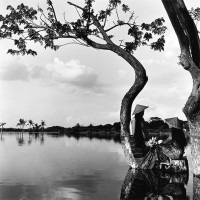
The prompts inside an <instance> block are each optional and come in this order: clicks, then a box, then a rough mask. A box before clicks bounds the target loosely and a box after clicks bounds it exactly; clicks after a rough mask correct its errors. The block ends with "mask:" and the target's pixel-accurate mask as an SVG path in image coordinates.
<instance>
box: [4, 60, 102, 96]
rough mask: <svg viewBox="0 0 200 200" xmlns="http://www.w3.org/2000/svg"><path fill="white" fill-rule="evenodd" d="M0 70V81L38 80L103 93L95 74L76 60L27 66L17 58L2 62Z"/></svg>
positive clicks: (47, 83) (73, 89)
mask: <svg viewBox="0 0 200 200" xmlns="http://www.w3.org/2000/svg"><path fill="white" fill-rule="evenodd" d="M0 64H1V68H0V79H1V80H7V81H15V80H21V81H29V80H39V81H41V82H42V83H44V84H45V85H56V86H60V87H65V86H66V85H70V86H72V87H73V88H71V89H70V91H75V89H81V90H85V92H87V93H90V92H97V93H103V87H104V86H105V85H103V84H102V83H100V82H99V80H98V76H97V74H95V72H94V70H93V69H92V68H90V67H87V66H85V65H82V64H80V62H79V61H78V60H71V61H69V62H66V63H65V62H63V61H61V60H59V59H58V58H55V59H54V61H53V62H52V63H48V64H46V65H44V66H39V65H35V66H28V65H26V64H24V63H23V62H22V61H21V60H20V59H19V58H14V59H12V58H11V60H10V59H7V60H4V61H2V62H1V63H0Z"/></svg>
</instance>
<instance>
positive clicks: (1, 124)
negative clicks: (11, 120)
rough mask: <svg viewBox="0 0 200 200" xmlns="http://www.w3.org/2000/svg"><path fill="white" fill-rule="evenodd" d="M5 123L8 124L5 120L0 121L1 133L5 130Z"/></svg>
mask: <svg viewBox="0 0 200 200" xmlns="http://www.w3.org/2000/svg"><path fill="white" fill-rule="evenodd" d="M5 124H6V123H5V122H1V123H0V126H1V134H2V132H3V126H4V125H5Z"/></svg>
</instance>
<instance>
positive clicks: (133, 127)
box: [130, 117, 135, 135]
mask: <svg viewBox="0 0 200 200" xmlns="http://www.w3.org/2000/svg"><path fill="white" fill-rule="evenodd" d="M130 125H131V127H130V130H131V131H130V135H134V133H135V117H133V118H132V120H131V123H130Z"/></svg>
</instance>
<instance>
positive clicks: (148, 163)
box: [130, 105, 157, 169]
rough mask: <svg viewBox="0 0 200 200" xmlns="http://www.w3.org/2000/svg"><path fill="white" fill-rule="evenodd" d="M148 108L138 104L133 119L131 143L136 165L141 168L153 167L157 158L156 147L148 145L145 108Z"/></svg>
mask: <svg viewBox="0 0 200 200" xmlns="http://www.w3.org/2000/svg"><path fill="white" fill-rule="evenodd" d="M146 108H148V107H147V106H143V105H136V107H135V109H134V111H133V118H132V120H131V129H132V132H131V135H130V144H131V150H132V153H133V155H134V158H135V162H136V166H137V168H140V169H152V168H153V167H154V165H155V162H156V160H157V153H156V148H155V147H150V146H148V145H147V144H148V143H147V142H148V140H149V133H148V131H147V129H146V127H145V121H144V118H143V116H144V110H145V109H146Z"/></svg>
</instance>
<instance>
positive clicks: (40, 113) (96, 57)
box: [0, 0, 199, 127]
mask: <svg viewBox="0 0 200 200" xmlns="http://www.w3.org/2000/svg"><path fill="white" fill-rule="evenodd" d="M71 1H72V2H75V3H77V4H80V5H82V4H83V2H84V0H71ZM22 2H23V3H24V4H28V5H31V6H33V7H34V6H37V5H38V4H39V5H40V6H41V7H42V6H43V5H45V2H46V0H15V1H12V0H1V1H0V13H5V8H6V6H7V5H8V4H11V5H18V4H20V3H22ZM53 2H54V5H55V9H56V12H57V13H58V17H59V18H60V20H62V18H63V13H64V12H65V13H66V16H70V17H72V16H75V15H76V14H77V13H76V11H75V10H74V9H73V8H72V7H70V6H69V5H67V3H66V2H67V1H65V0H56V1H55V0H54V1H53ZM106 2H107V1H106V0H96V3H97V5H96V8H97V7H98V8H99V7H102V8H103V6H104V5H106ZM124 3H127V4H129V5H130V7H131V8H132V9H134V11H135V17H137V21H138V23H139V22H147V23H148V22H151V21H152V20H154V19H156V18H158V17H161V16H163V17H164V18H165V20H166V25H167V27H168V30H167V32H166V45H165V51H164V52H161V53H160V52H154V51H152V50H150V49H149V48H147V47H144V48H140V49H138V51H137V52H135V54H134V55H135V57H136V58H137V59H138V60H139V61H140V62H141V63H142V64H143V65H144V67H145V69H146V71H147V75H148V77H149V81H148V83H147V85H146V87H145V88H144V89H143V91H142V92H141V93H140V94H139V95H138V97H137V98H136V100H135V102H134V104H133V108H134V106H135V105H136V104H143V105H147V106H149V108H148V109H147V110H146V113H145V119H146V120H148V119H149V117H155V116H157V117H160V118H162V119H165V118H168V117H175V116H178V117H179V118H180V119H183V120H185V116H184V114H183V113H182V108H183V106H184V104H185V102H186V100H187V98H188V96H189V94H190V92H191V87H192V79H191V77H190V75H189V73H188V72H187V71H185V70H184V69H183V68H182V67H181V66H180V65H178V64H177V63H178V55H179V54H180V50H179V45H178V41H177V38H176V35H175V33H174V31H173V29H172V27H171V25H170V22H169V19H168V17H167V15H166V13H165V10H164V8H163V5H162V3H161V0H151V1H150V0H125V1H124ZM185 3H186V5H187V7H188V9H189V8H191V7H197V6H198V4H199V1H197V0H185ZM11 46H12V43H11V42H10V41H6V40H1V41H0V55H1V59H0V91H1V92H0V99H1V101H0V102H1V103H0V122H1V121H2V122H6V123H7V124H6V127H15V126H16V124H17V123H18V120H19V119H20V118H23V119H26V120H29V119H32V120H33V122H35V123H40V122H41V120H45V121H46V124H47V126H54V125H60V126H64V127H70V126H73V125H75V124H76V123H80V124H81V125H89V124H94V125H98V124H107V123H111V124H112V123H114V122H117V121H119V111H120V104H121V100H122V98H123V96H124V94H125V93H126V92H127V91H128V89H129V88H130V86H131V85H132V84H133V82H134V71H133V70H132V68H131V67H130V66H129V65H128V64H127V63H126V62H125V61H124V60H123V59H122V58H120V57H119V56H117V55H115V54H114V53H112V52H105V51H102V50H94V49H92V48H86V47H83V46H78V45H68V46H64V47H62V48H61V49H59V50H58V51H56V52H55V51H52V50H44V49H43V48H42V47H39V46H34V48H35V49H36V50H37V51H38V55H37V56H36V57H32V56H24V57H22V56H10V55H8V54H6V52H7V49H8V48H9V47H11Z"/></svg>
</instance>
